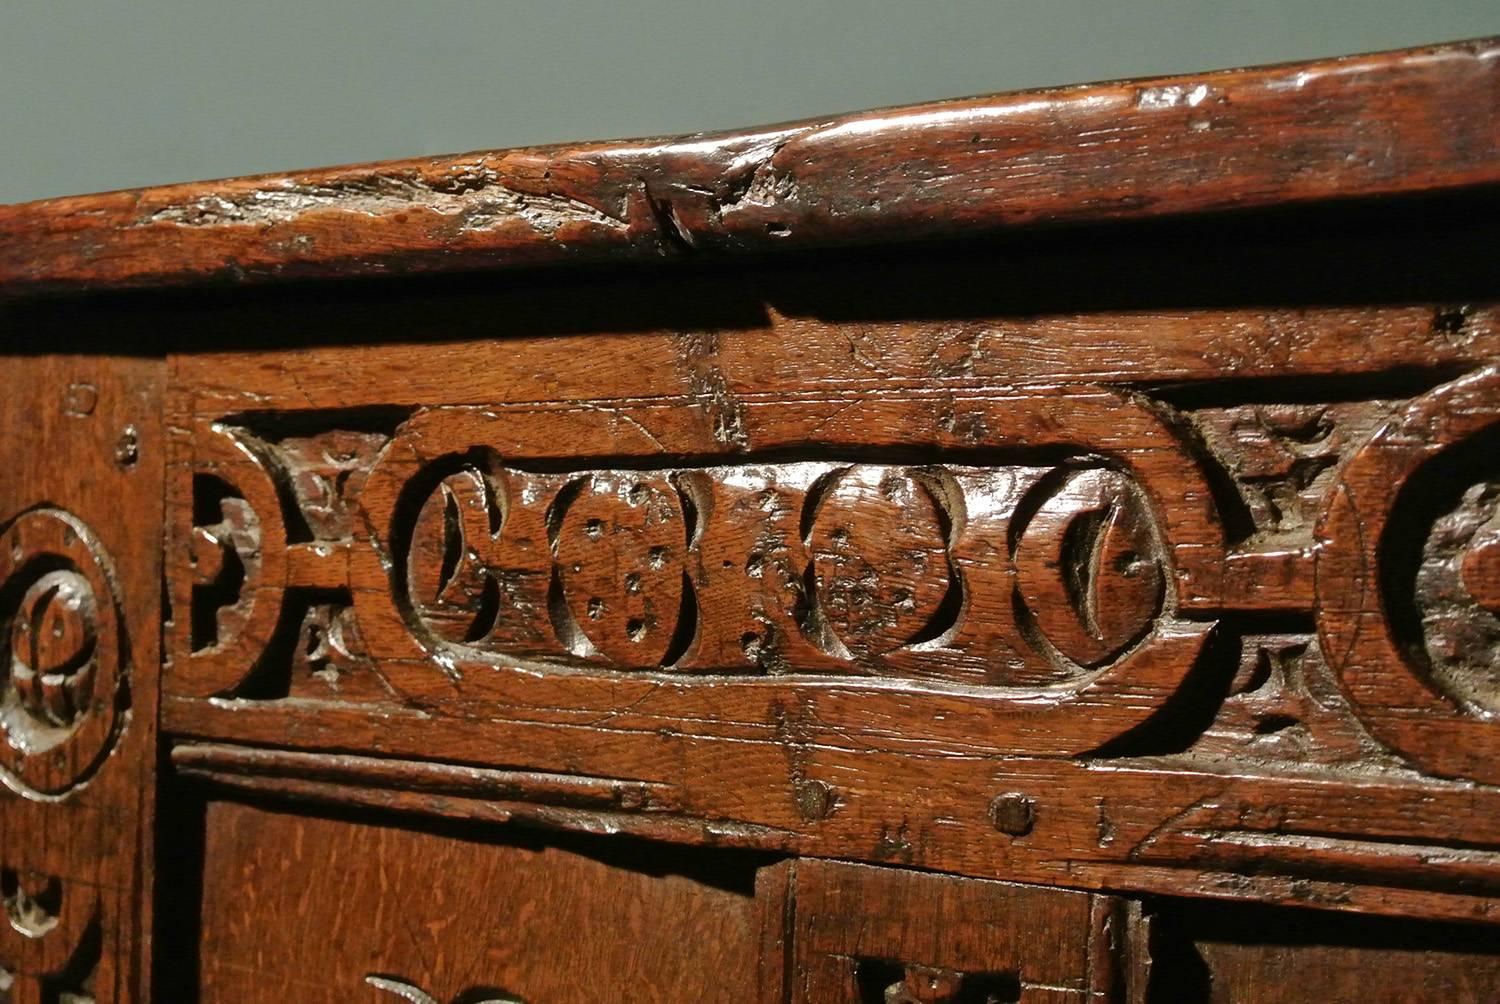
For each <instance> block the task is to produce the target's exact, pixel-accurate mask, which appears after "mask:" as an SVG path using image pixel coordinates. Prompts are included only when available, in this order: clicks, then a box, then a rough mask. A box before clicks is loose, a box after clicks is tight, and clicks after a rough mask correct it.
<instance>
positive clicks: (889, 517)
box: [808, 465, 954, 658]
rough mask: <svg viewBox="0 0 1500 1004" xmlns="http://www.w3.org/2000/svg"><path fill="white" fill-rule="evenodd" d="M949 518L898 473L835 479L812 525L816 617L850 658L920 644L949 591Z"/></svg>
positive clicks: (862, 468) (864, 470) (852, 471)
mask: <svg viewBox="0 0 1500 1004" xmlns="http://www.w3.org/2000/svg"><path fill="white" fill-rule="evenodd" d="M948 525H949V523H948V517H947V514H946V513H945V511H944V510H943V507H942V506H941V505H940V504H939V503H938V500H937V498H936V497H935V496H934V495H933V493H932V492H931V491H930V490H929V489H928V488H927V486H926V485H924V484H922V483H921V482H920V481H919V480H918V479H917V478H915V477H913V476H912V475H911V474H910V473H909V472H907V471H904V470H902V469H900V468H891V467H878V466H874V465H859V466H855V467H851V468H849V469H848V470H846V471H843V472H842V473H841V474H838V475H836V476H835V480H834V481H833V483H831V484H830V485H828V487H827V489H826V491H824V493H823V495H822V497H821V499H820V500H819V501H818V502H817V510H816V512H815V513H814V516H813V521H812V531H811V533H810V534H809V537H808V548H809V550H810V551H811V553H812V568H813V580H814V593H815V596H816V600H817V610H818V614H819V616H820V617H821V619H822V623H823V624H824V625H826V627H827V628H829V629H830V630H831V631H832V632H833V634H834V636H835V637H836V638H837V639H838V640H839V642H841V643H842V645H843V646H844V648H845V649H847V650H848V652H849V654H850V655H851V656H853V657H855V658H865V657H868V656H872V655H879V654H881V653H884V652H890V651H893V650H895V649H898V648H901V647H902V646H904V645H908V644H910V643H912V642H914V641H918V640H921V639H922V638H923V637H925V636H930V635H936V634H937V633H938V632H939V631H940V630H941V627H942V626H941V625H938V624H936V623H935V620H936V618H937V617H938V616H939V614H940V611H941V610H942V607H943V601H944V599H945V597H946V596H947V595H948V592H949V589H950V588H951V587H952V586H953V585H954V582H953V572H952V569H951V567H950V564H949V560H948Z"/></svg>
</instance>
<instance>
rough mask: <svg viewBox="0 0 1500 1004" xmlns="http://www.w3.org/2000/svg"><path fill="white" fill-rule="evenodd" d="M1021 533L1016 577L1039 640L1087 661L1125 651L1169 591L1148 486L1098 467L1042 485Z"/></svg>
mask: <svg viewBox="0 0 1500 1004" xmlns="http://www.w3.org/2000/svg"><path fill="white" fill-rule="evenodd" d="M1036 494H1037V495H1038V496H1040V498H1039V502H1038V505H1037V508H1036V511H1035V512H1034V513H1032V515H1031V518H1030V519H1029V520H1028V521H1027V522H1026V524H1025V525H1024V526H1023V527H1022V528H1021V531H1020V533H1019V535H1018V536H1017V541H1016V550H1015V562H1016V585H1017V589H1018V591H1019V596H1020V600H1021V603H1022V604H1023V605H1024V607H1025V609H1026V612H1027V615H1028V620H1027V624H1028V626H1029V627H1030V629H1031V633H1032V635H1033V639H1032V641H1033V644H1035V645H1037V646H1039V647H1042V648H1050V649H1051V650H1052V651H1054V652H1055V653H1057V654H1058V655H1060V656H1062V657H1063V658H1065V659H1067V660H1068V661H1069V662H1071V663H1074V664H1076V665H1077V666H1079V667H1095V666H1100V665H1103V664H1105V663H1107V662H1110V661H1112V660H1114V659H1115V658H1117V657H1118V656H1120V655H1121V654H1122V653H1123V652H1125V650H1126V649H1128V648H1129V647H1130V646H1131V645H1133V644H1135V643H1136V642H1137V641H1139V640H1140V639H1141V638H1142V637H1143V636H1144V635H1145V634H1146V633H1147V632H1148V631H1149V630H1150V629H1151V627H1152V625H1153V624H1155V622H1156V618H1157V614H1158V613H1160V611H1161V609H1162V602H1163V599H1164V597H1165V593H1166V581H1167V575H1166V571H1165V568H1164V560H1163V551H1164V549H1163V547H1162V545H1161V542H1160V536H1159V534H1160V531H1159V530H1158V528H1157V526H1156V523H1155V521H1154V519H1153V518H1152V515H1151V509H1150V505H1149V504H1148V503H1147V501H1146V498H1145V496H1144V494H1143V493H1142V491H1141V490H1140V488H1139V486H1137V485H1136V484H1135V482H1134V481H1133V480H1132V479H1131V478H1130V477H1128V476H1127V475H1125V474H1123V473H1121V472H1119V471H1114V470H1109V469H1107V468H1102V467H1096V468H1087V469H1084V470H1075V471H1070V472H1066V473H1065V474H1064V475H1063V477H1062V478H1061V479H1060V480H1049V481H1046V482H1044V483H1043V484H1041V485H1039V486H1038V491H1037V492H1036Z"/></svg>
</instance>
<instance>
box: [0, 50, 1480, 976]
mask: <svg viewBox="0 0 1500 1004" xmlns="http://www.w3.org/2000/svg"><path fill="white" fill-rule="evenodd" d="M1496 52H1500V49H1497V48H1496V47H1495V44H1494V43H1492V42H1488V41H1480V42H1474V43H1466V44H1460V45H1453V46H1445V47H1440V48H1437V49H1431V50H1423V51H1417V52H1408V53H1401V54H1391V55H1383V56H1374V57H1357V58H1353V59H1347V60H1339V61H1332V62H1325V63H1317V64H1308V65H1304V66H1298V67H1286V68H1272V69H1267V70H1250V71H1236V72H1232V73H1227V74H1217V75H1208V76H1203V77H1192V78H1181V79H1173V80H1164V81H1146V82H1137V83H1128V84H1118V85H1103V86H1095V87H1086V88H1078V89H1067V90H1060V91H1053V92H1045V93H1040V94H1033V95H1020V96H1015V97H1009V98H993V99H981V100H976V101H966V102H953V103H948V104H944V105H940V106H933V107H929V108H919V109H912V110H902V111H896V112H881V113H871V114H869V115H865V116H855V117H851V118H846V119H841V120H838V121H833V122H824V123H810V124H802V125H793V126H788V127H784V128H773V129H770V130H765V131H759V132H754V133H746V134H739V135H735V136H713V137H694V138H690V139H687V140H668V141H660V142H649V143H640V144H633V145H632V144H605V145H593V146H588V147H575V148H567V149H562V148H556V149H549V150H545V151H513V152H510V153H501V154H483V155H473V156H470V157H462V158H453V159H443V160H436V161H422V162H411V163H404V164H394V165H380V166H375V167H362V168H349V169H334V170H332V171H326V172H317V173H310V174H307V175H303V176H297V177H288V178H258V179H245V180H241V181H236V182H227V183H217V184H214V185H210V186H179V187H174V188H170V189H158V190H149V191H144V192H135V193H116V194H112V195H105V196H89V197H81V198H78V199H65V200H55V201H53V202H50V203H45V204H37V205H33V206H21V207H10V208H3V209H0V339H3V341H0V344H3V345H4V346H5V348H6V350H7V352H8V353H9V355H8V356H7V365H8V366H9V367H10V369H9V370H8V372H10V373H12V374H13V384H14V386H13V388H12V390H11V391H9V392H8V393H7V395H6V396H5V397H4V398H3V399H0V409H3V411H0V418H3V420H4V428H5V429H6V430H7V431H8V432H10V433H11V436H10V437H9V438H8V439H7V440H6V441H5V444H4V445H3V446H0V459H3V460H4V461H5V464H6V468H5V469H6V476H5V478H4V479H0V503H3V505H0V520H4V522H3V523H0V627H3V631H0V642H3V645H4V647H3V650H0V651H3V656H4V658H3V662H0V732H3V739H4V741H3V742H0V778H3V779H4V781H5V784H6V788H5V790H4V794H3V796H0V826H3V829H0V834H3V837H4V839H3V841H0V848H3V851H0V869H3V871H0V879H3V889H0V893H3V900H4V907H5V911H6V914H7V919H8V920H9V924H0V968H3V971H0V1000H16V1001H25V1002H27V1004H31V1002H47V1004H50V1002H53V1001H56V1002H58V1004H79V1002H81V1001H91V1002H93V1004H100V1002H105V1001H126V1000H141V1001H145V1000H151V999H159V1000H172V1001H179V1000H181V1001H190V1000H194V999H204V1000H224V1001H235V1002H236V1004H242V1002H244V1004H249V1002H255V1001H272V1000H275V1001H280V1000H285V999H289V998H292V997H296V998H297V999H307V1000H329V1001H333V1000H340V1001H342V1000H351V999H352V1000H361V999H368V1000H371V1001H375V1000H392V1001H394V1000H397V999H403V1000H407V1001H413V1002H417V1004H431V1002H437V1001H458V1002H461V1004H463V1002H466V1004H482V1002H486V1001H489V1002H496V1001H503V1002H506V1004H514V1002H517V1001H521V1002H524V1004H542V1002H544V1001H545V1002H551V1004H557V1002H566V1001H595V1000H606V999H613V998H614V997H626V998H629V999H643V1000H662V1001H674V1000H694V1001H698V1000H719V999H722V1000H755V1001H765V1002H766V1004H770V1002H772V1001H807V1002H809V1004H811V1002H818V1004H822V1002H826V1001H842V1000H847V1001H850V1002H852V1004H870V1002H874V1004H910V1002H918V1001H920V1002H950V1004H979V1002H987V1004H988V1002H994V1001H1000V1000H1018V999H1019V1000H1025V1001H1037V1002H1040V1001H1090V1002H1094V1001H1098V1002H1104V1001H1122V1002H1124V1001H1129V1002H1139V1001H1146V1000H1154V1001H1198V1000H1266V1001H1270V1000H1284V999H1327V1000H1344V999H1350V998H1351V997H1352V996H1354V995H1355V994H1356V993H1357V994H1358V995H1359V996H1361V997H1370V998H1371V999H1379V994H1380V993H1381V992H1385V991H1386V990H1388V989H1389V990H1391V991H1392V992H1395V993H1396V994H1397V997H1398V998H1399V999H1406V998H1408V997H1411V996H1415V997H1416V998H1420V999H1443V1000H1472V1001H1489V1000H1494V999H1496V998H1497V997H1500V967H1497V966H1496V965H1495V960H1496V959H1497V958H1500V955H1497V948H1496V945H1497V944H1500V934H1497V933H1496V932H1497V931H1500V927H1497V926H1496V923H1497V921H1500V905H1497V904H1500V770H1497V768H1496V766H1495V764H1496V760H1497V754H1500V720H1497V716H1500V670H1497V667H1500V466H1497V465H1500V449H1497V446H1500V276H1497V274H1496V271H1495V267H1494V255H1493V244H1494V233H1495V232H1496V226H1497V224H1500V200H1497V198H1496V192H1497V191H1500V189H1497V187H1496V186H1495V184H1494V183H1495V182H1496V181H1500V154H1497V149H1496V108H1497V105H1500V101H1497V97H1500V94H1497V80H1500V76H1497V70H1496V63H1495V53H1496ZM1377 196H1389V197H1390V198H1376V197H1377ZM1229 209H1239V210H1245V212H1237V213H1226V212H1220V211H1221V210H1229ZM1147 217H1152V218H1153V219H1147ZM1060 222H1069V223H1072V224H1075V225H1076V226H1074V227H1072V228H1057V227H1048V226H1046V225H1047V224H1052V223H1060ZM1002 233H1003V234H1006V235H1007V236H1006V237H1005V239H1003V240H1002V239H988V240H983V241H969V240H965V241H959V240H957V238H970V237H989V238H994V237H996V236H997V235H999V234H1002ZM913 239H924V240H929V241H932V242H934V243H930V244H929V245H927V246H925V247H923V248H921V249H920V251H914V250H913V248H914V245H912V244H910V243H909V242H910V241H911V240H913ZM945 239H946V242H945ZM835 244H838V245H850V244H859V245H863V247H861V249H860V250H859V251H858V253H853V252H849V253H845V254H842V255H834V254H821V255H817V256H809V255H799V256H787V257H785V259H784V260H778V259H777V258H776V257H775V256H774V255H772V254H770V253H769V252H771V251H773V250H775V249H787V250H793V249H810V248H813V247H819V246H828V245H835ZM741 251H744V252H767V253H766V254H765V255H763V256H762V257H759V258H753V259H752V258H746V259H744V260H743V261H741V262H738V263H737V264H736V267H734V268H733V269H728V268H720V267H717V266H716V265H715V264H714V262H715V256H722V255H723V254H726V253H738V252H741ZM657 260H673V261H679V262H695V263H697V266H698V267H691V268H676V269H670V270H669V269H657V270H648V269H632V270H629V271H626V270H624V269H616V270H613V271H609V270H597V269H596V270H591V271H583V270H575V271H563V270H553V271H551V272H542V271H536V270H532V271H512V272H505V271H503V270H502V271H496V272H493V273H492V274H488V275H478V276H475V275H453V276H450V277H448V278H446V279H443V280H425V281H417V280H415V279H406V280H401V281H389V280H388V279H382V281H367V282H344V283H332V282H312V283H303V284H281V285H276V284H271V285H268V286H263V287H262V288H259V289H238V288H200V289H196V290H188V291H178V292H176V293H173V294H172V295H161V294H156V293H153V294H142V293H139V292H123V291H121V290H122V289H123V288H124V287H135V286H141V287H146V288H148V289H158V288H161V287H166V286H177V285H182V284H192V283H195V282H197V281H199V280H207V279H214V278H218V279H229V280H232V281H233V282H235V283H238V282H239V281H241V280H244V281H246V282H248V281H249V280H268V279H274V278H278V277H280V278H293V277H300V278H305V279H332V278H334V277H340V276H360V275H363V276H366V277H391V276H396V275H399V274H404V273H408V272H420V271H453V272H461V271H466V270H475V269H503V268H504V267H508V266H511V265H520V264H542V263H546V262H555V261H578V262H584V261H589V262H594V263H596V264H599V263H621V264H624V263H640V262H651V261H657ZM104 291H107V292H108V295H95V294H96V293H101V292H104ZM43 292H46V293H52V294H73V295H52V296H39V295H32V294H37V293H43ZM122 351H128V352H130V353H133V355H131V356H129V357H121V356H119V355H116V354H113V353H119V352H122ZM158 629H159V631H158ZM158 637H160V640H161V642H162V650H161V651H160V652H158V649H157V643H158ZM158 666H159V667H160V683H161V694H160V701H159V702H158V692H157V686H158V675H157V672H156V670H157V668H158ZM158 736H160V737H161V742H160V744H158ZM158 758H160V760H161V762H163V763H164V764H166V765H168V766H167V769H166V770H165V772H164V775H163V776H162V777H161V778H158V776H157V773H156V764H157V762H158ZM159 786H160V787H159ZM153 820H155V822H154V823H153ZM153 842H154V843H155V845H156V846H155V847H153ZM831 859H838V860H837V862H835V861H834V860H831ZM158 870H159V871H160V873H161V877H160V881H159V882H154V872H156V871H158ZM932 873H943V874H932ZM1017 883H1024V884H1017ZM153 890H154V893H155V895H154V896H153V894H152V892H153ZM1402 974H1409V978H1408V979H1406V980H1405V982H1402ZM1370 979H1374V980H1376V981H1378V982H1379V983H1380V984H1381V986H1380V987H1378V988H1376V989H1375V990H1370V989H1369V988H1368V986H1367V985H1366V984H1367V982H1368V980H1370ZM153 981H154V983H153ZM1356 988H1357V989H1356ZM153 991H154V993H155V997H154V998H153ZM1408 991H1409V993H1408Z"/></svg>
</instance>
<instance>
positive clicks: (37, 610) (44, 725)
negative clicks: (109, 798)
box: [0, 509, 127, 795]
mask: <svg viewBox="0 0 1500 1004" xmlns="http://www.w3.org/2000/svg"><path fill="white" fill-rule="evenodd" d="M0 624H3V625H4V635H3V642H4V645H5V649H4V655H3V658H0V778H3V779H4V780H5V781H6V783H8V784H9V785H10V786H11V787H13V788H15V789H17V790H18V791H20V792H21V793H22V794H23V795H25V794H41V795H58V794H62V793H64V792H67V791H68V790H69V789H71V788H73V787H74V786H76V785H77V784H79V783H81V782H83V781H85V780H87V779H88V778H89V777H90V776H92V774H93V773H94V771H95V770H96V769H97V768H98V766H99V764H100V763H101V762H102V760H103V759H104V757H105V756H106V755H107V754H108V752H109V750H110V748H111V747H112V746H113V745H114V742H115V740H116V737H117V734H118V730H119V727H120V725H121V716H122V714H123V712H124V705H125V699H126V694H127V691H126V680H125V664H124V653H123V648H122V645H121V636H120V621H119V611H118V606H117V598H116V595H115V589H114V584H113V582H112V579H111V573H110V571H109V563H108V558H107V557H106V556H105V554H104V551H103V548H102V547H101V546H100V544H99V542H98V541H97V540H96V539H95V538H94V536H93V533H92V532H91V531H90V530H89V529H88V528H87V527H86V526H84V524H83V523H82V522H81V521H80V520H78V519H77V518H76V517H75V516H73V515H71V514H70V513H67V512H64V511H63V510H61V509H33V510H31V511H29V512H26V513H23V514H21V515H20V516H18V517H17V518H16V519H14V520H13V521H11V523H10V524H9V525H8V526H7V527H6V528H5V529H4V531H3V532H0Z"/></svg>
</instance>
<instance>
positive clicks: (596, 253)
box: [0, 38, 1500, 296]
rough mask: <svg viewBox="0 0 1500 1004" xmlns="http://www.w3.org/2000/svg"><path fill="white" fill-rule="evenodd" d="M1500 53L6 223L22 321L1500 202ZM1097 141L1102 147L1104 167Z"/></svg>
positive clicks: (1254, 77)
mask: <svg viewBox="0 0 1500 1004" xmlns="http://www.w3.org/2000/svg"><path fill="white" fill-rule="evenodd" d="M1497 134H1500V38H1490V39H1479V40H1474V41H1469V42H1461V43H1454V44H1449V45H1441V46H1433V47H1428V48H1423V49H1412V50H1404V51H1398V52H1391V53H1381V54H1375V55H1365V56H1352V57H1344V58H1340V59H1332V60H1323V61H1318V62H1309V63H1301V64H1291V65H1284V66H1276V67H1265V68H1257V69H1248V70H1230V71H1220V72H1214V73H1207V74H1199V75H1192V76H1179V77H1168V78H1161V79H1154V80H1139V81H1126V82H1117V83H1105V84H1096V85H1089V86H1082V87H1071V88H1058V89H1051V90H1043V91H1033V92H1022V93H1016V94H1011V95H1005V96H998V97H993V96H992V97H982V98H971V99H961V100H954V101H946V102H941V103H936V104H927V105H916V106H911V107H907V108H899V109H892V110H885V111H875V112H867V113H862V114H856V115H850V116H845V117H840V118H834V119H826V120H812V121H805V122H800V123H794V124H790V125H786V126H781V127H773V128H768V129H761V130H751V131H743V132H728V133H710V134H700V135H695V136H687V137H681V138H675V139H665V140H644V141H635V142H615V143H594V144H585V145H577V146H551V147H539V148H530V149H516V150H509V151H501V152H482V153H473V154H466V155H459V156H449V157H436V158H420V159H413V160H401V161H391V162H387V163H381V164H365V165H357V166H350V167H338V168H329V169H324V170H317V171H306V172H295V173H289V174H279V175H262V176H258V177H249V178H241V179H235V180H229V181H217V182H199V183H192V184H181V185H167V186H162V187H156V188H145V189H138V190H133V191H121V192H113V193H106V194H100V195H86V196H75V197H68V198H59V199H52V200H47V201H42V202H34V203H27V204H21V205H13V206H3V207H0V296H20V295H27V294H35V293H45V292H76V291H90V290H109V289H121V288H134V287H146V286H169V285H186V284H193V283H200V282H206V281H219V282H229V283H242V282H252V281H267V280H276V279H308V278H319V279H321V278H334V277H342V276H384V275H401V274H415V273H433V272H453V271H464V270H475V269H500V268H512V267H518V266H538V265H551V264H559V263H651V262H663V261H693V260H702V259H705V258H715V257H724V256H726V255H736V254H743V253H767V252H775V251H783V250H788V249H807V248H814V247H826V246H840V245H843V246H847V245H856V244H870V243H881V242H900V241H909V240H914V239H945V238H958V237H974V236H982V235H986V234H993V233H996V232H1000V231H1006V230H1011V229H1016V228H1027V227H1035V226H1045V225H1050V224H1059V223H1093V222H1103V221H1113V220H1127V219H1142V218H1149V217H1157V216H1164V215H1171V214H1181V213H1190V212H1212V211H1223V210H1232V209H1244V208H1253V207H1265V206H1272V205H1278V204H1293V203H1304V202H1312V201H1319V200H1327V199H1333V198H1353V197H1373V196H1386V195H1396V194H1415V193H1424V192H1435V191H1441V190H1448V189H1453V188H1462V187H1469V186H1478V185H1488V184H1494V183H1500V139H1497ZM1085 138H1087V140H1088V141H1087V142H1085V141H1084V140H1085Z"/></svg>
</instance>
